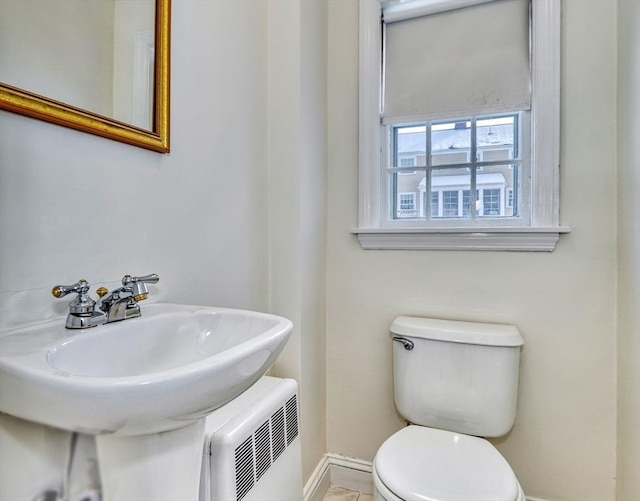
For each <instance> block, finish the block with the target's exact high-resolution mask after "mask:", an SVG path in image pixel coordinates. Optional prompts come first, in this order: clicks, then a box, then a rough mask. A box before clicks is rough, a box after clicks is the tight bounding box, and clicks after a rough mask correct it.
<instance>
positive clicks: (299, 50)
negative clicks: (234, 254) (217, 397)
mask: <svg viewBox="0 0 640 501" xmlns="http://www.w3.org/2000/svg"><path fill="white" fill-rule="evenodd" d="M269 5H270V7H269V128H268V130H269V194H270V201H269V214H270V298H271V309H272V311H273V312H274V313H278V314H281V315H284V316H286V317H288V318H290V319H291V320H292V321H293V323H294V332H293V335H292V339H291V340H290V341H289V343H288V344H287V346H286V347H285V350H284V352H283V354H282V355H281V356H280V358H279V359H278V362H277V364H276V366H275V369H274V371H273V374H274V375H280V376H288V377H293V378H295V379H296V380H297V381H298V382H299V384H300V418H301V424H300V426H301V438H302V456H303V457H302V472H303V478H304V479H307V478H308V477H309V476H310V475H311V473H312V471H313V469H314V468H315V466H316V465H317V464H318V462H319V461H320V459H321V458H322V455H323V454H324V452H325V451H326V358H325V352H326V320H325V319H326V287H325V281H326V238H327V237H326V230H325V228H326V197H327V195H326V185H327V168H326V165H327V160H326V157H327V152H326V144H327V140H326V136H327V119H326V107H327V97H326V96H327V92H326V80H327V78H326V59H327V56H326V46H327V28H326V26H327V4H326V2H325V0H307V1H299V0H286V1H285V0H280V1H277V2H269Z"/></svg>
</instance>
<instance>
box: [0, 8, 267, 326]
mask: <svg viewBox="0 0 640 501" xmlns="http://www.w3.org/2000/svg"><path fill="white" fill-rule="evenodd" d="M265 18H266V5H263V4H262V3H261V2H251V3H247V2H239V3H238V2H232V1H226V2H223V1H216V2H210V1H197V2H177V3H176V4H175V5H174V6H173V54H172V86H171V89H172V95H171V98H172V101H171V105H172V116H171V119H172V137H171V146H172V150H171V154H169V155H161V154H157V153H153V152H149V151H146V150H142V149H139V148H135V147H132V146H128V145H124V144H121V143H117V142H114V141H110V140H107V139H103V138H98V137H94V136H91V135H88V134H83V133H80V132H76V131H72V130H69V129H66V128H63V127H60V126H56V125H51V124H47V123H44V122H40V121H37V120H34V119H30V118H26V117H22V116H20V115H16V114H11V113H6V112H2V115H0V155H1V156H0V168H1V170H0V190H1V191H0V196H1V198H0V204H1V207H0V222H1V229H0V231H1V233H0V241H1V242H2V245H1V247H0V259H1V264H2V268H1V271H0V282H1V286H2V296H1V299H2V302H1V303H0V307H1V308H2V310H1V313H2V315H1V317H2V319H1V322H2V324H3V326H5V327H6V326H7V325H8V324H15V323H18V322H21V321H25V320H34V319H39V318H46V317H48V316H52V315H64V311H65V307H66V303H67V302H68V301H67V300H56V299H55V298H53V297H52V296H51V294H50V290H51V287H52V286H53V285H55V284H58V283H73V282H74V281H76V280H77V279H79V278H81V277H83V278H86V279H87V280H89V281H90V282H103V281H107V282H117V281H118V280H120V279H121V278H122V276H123V275H124V274H125V273H130V274H134V275H137V274H146V273H151V272H155V273H158V274H159V275H160V280H161V281H160V283H159V284H158V286H157V287H155V288H154V289H153V292H152V294H151V296H152V297H153V298H154V299H157V298H162V299H166V300H172V301H180V302H190V303H196V304H199V303H202V304H216V305H221V306H239V307H247V308H255V309H260V310H264V309H266V308H267V307H268V302H267V291H268V287H267V279H268V275H267V264H268V263H267V257H266V256H267V231H268V227H267V214H266V213H265V211H264V210H263V207H264V206H265V205H266V201H267V193H266V189H265V186H266V183H267V169H266V165H265V161H264V159H265V157H266V152H267V145H266V134H265V128H266V117H267V106H266V96H267V94H266V86H265V85H264V81H265V79H266V71H267V60H266V40H267V26H266V23H265V21H264V19H265ZM222 47H224V48H225V50H216V48H218V49H219V48H222ZM49 310H52V311H49Z"/></svg>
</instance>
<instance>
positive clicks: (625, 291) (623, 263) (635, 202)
mask: <svg viewBox="0 0 640 501" xmlns="http://www.w3.org/2000/svg"><path fill="white" fill-rule="evenodd" d="M638 89H640V2H637V1H636V0H619V2H618V472H617V499H618V501H635V500H638V499H640V307H639V305H640V142H639V141H638V138H639V137H640V93H639V90H638Z"/></svg>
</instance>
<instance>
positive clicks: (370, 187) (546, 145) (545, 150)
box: [352, 0, 571, 251]
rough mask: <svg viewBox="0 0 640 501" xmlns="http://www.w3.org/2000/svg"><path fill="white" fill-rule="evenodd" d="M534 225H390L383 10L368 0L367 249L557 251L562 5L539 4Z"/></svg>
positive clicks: (364, 20)
mask: <svg viewBox="0 0 640 501" xmlns="http://www.w3.org/2000/svg"><path fill="white" fill-rule="evenodd" d="M531 9H532V12H531V16H532V47H531V50H532V62H531V64H532V96H531V100H532V109H531V208H530V210H531V216H530V217H531V219H530V225H529V226H518V227H509V226H494V225H490V224H487V226H475V225H474V226H468V227H461V226H457V227H431V226H428V227H426V226H423V227H400V226H398V227H388V226H384V225H383V224H382V221H381V218H382V214H383V211H384V205H385V203H386V202H385V200H384V198H383V193H382V192H383V190H382V181H381V176H380V169H381V166H380V151H381V146H382V140H383V138H382V133H381V126H380V109H381V99H382V96H381V92H380V90H381V86H380V82H381V76H382V75H381V71H382V70H381V65H380V57H381V53H380V51H381V30H380V4H379V2H377V1H371V0H360V61H359V68H360V97H359V101H360V103H359V104H360V111H359V119H360V127H359V144H360V157H359V172H360V174H359V177H360V181H359V205H360V207H359V221H358V224H359V225H358V228H355V229H353V230H352V233H354V234H356V235H357V236H358V239H359V241H360V245H361V246H362V248H363V249H425V250H427V249H451V250H466V249H468V250H525V251H552V250H553V249H554V248H555V245H556V242H557V241H558V239H559V235H560V234H561V233H568V232H570V231H571V230H570V228H568V227H566V226H560V224H559V158H560V154H559V153H560V142H559V137H560V2H559V1H558V0H531Z"/></svg>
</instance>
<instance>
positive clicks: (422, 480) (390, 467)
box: [373, 425, 525, 501]
mask: <svg viewBox="0 0 640 501" xmlns="http://www.w3.org/2000/svg"><path fill="white" fill-rule="evenodd" d="M373 484H374V499H375V500H376V501H525V497H524V492H523V491H522V488H521V487H520V484H519V483H518V480H517V479H516V476H515V475H514V473H513V471H512V470H511V467H510V466H509V464H508V463H507V461H506V460H505V459H504V458H503V457H502V455H501V454H500V453H499V452H498V451H497V449H496V448H495V447H494V446H493V445H491V444H490V443H489V442H488V441H486V440H484V439H482V438H478V437H472V436H468V435H462V434H459V433H454V432H449V431H444V430H437V429H433V428H426V427H423V426H413V425H412V426H408V427H406V428H403V429H402V430H400V431H399V432H397V433H396V434H394V435H392V436H391V437H390V438H388V439H387V440H386V441H385V442H384V443H383V444H382V446H381V447H380V449H379V450H378V453H377V454H376V457H375V460H374V463H373Z"/></svg>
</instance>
